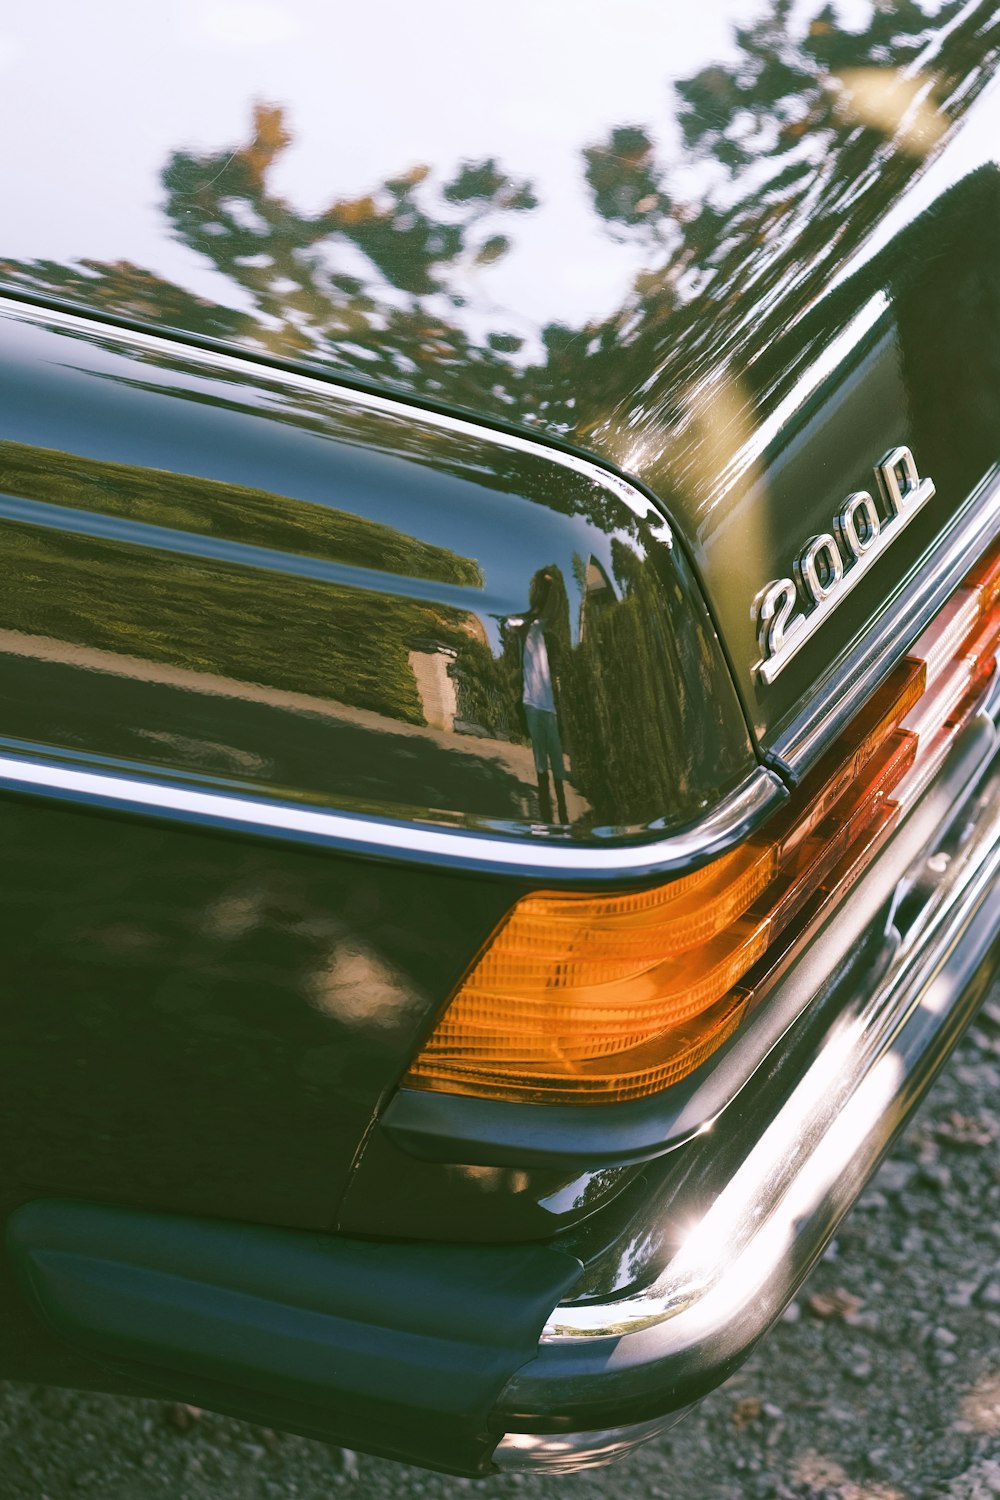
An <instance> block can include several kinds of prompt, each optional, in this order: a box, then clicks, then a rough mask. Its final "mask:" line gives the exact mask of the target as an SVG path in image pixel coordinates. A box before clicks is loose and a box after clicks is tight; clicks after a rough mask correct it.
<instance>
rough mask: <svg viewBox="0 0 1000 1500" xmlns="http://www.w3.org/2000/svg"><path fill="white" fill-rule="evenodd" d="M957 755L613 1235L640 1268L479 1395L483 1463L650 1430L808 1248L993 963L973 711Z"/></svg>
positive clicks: (751, 1330) (567, 1462) (989, 810)
mask: <svg viewBox="0 0 1000 1500" xmlns="http://www.w3.org/2000/svg"><path fill="white" fill-rule="evenodd" d="M955 762H956V763H955V764H953V765H952V766H951V767H950V768H946V769H945V772H944V773H942V775H941V776H939V777H938V778H937V780H936V782H935V783H934V784H933V785H932V787H931V788H930V789H929V790H928V792H927V793H926V794H925V796H924V797H923V798H922V800H921V803H920V804H919V806H918V808H917V809H915V810H914V813H913V814H912V815H911V817H910V818H909V819H908V820H907V822H906V823H904V824H903V826H902V828H901V829H900V830H898V832H897V834H896V836H895V837H894V839H893V840H892V843H891V844H890V845H889V846H888V847H887V849H886V850H885V851H884V852H883V855H882V856H880V858H879V859H878V860H877V861H876V864H875V866H873V867H872V869H871V870H870V871H869V872H867V874H866V875H865V877H864V879H863V880H862V881H860V882H859V883H858V885H857V886H856V887H855V888H854V890H853V891H852V892H851V893H850V894H849V895H848V897H847V898H846V900H845V902H844V903H843V904H842V905H841V906H839V907H838V908H837V910H836V911H835V912H833V913H832V914H831V915H830V916H829V917H827V918H826V919H825V923H824V927H825V932H821V931H817V933H816V936H815V939H814V941H813V942H812V944H811V953H807V954H806V955H805V956H804V958H805V961H806V962H809V961H812V962H813V963H814V964H815V961H816V959H815V957H814V955H819V954H823V953H824V952H825V953H829V952H831V951H840V953H841V958H840V960H839V962H836V963H835V964H832V965H831V967H830V968H828V969H826V970H825V971H824V972H823V973H822V975H821V976H820V979H819V983H818V984H817V988H816V994H815V1000H814V1001H813V1002H812V1003H811V1004H810V1006H809V1007H808V1008H807V1010H806V1012H805V1013H804V1014H803V1015H802V1016H800V1018H799V1020H798V1022H796V1024H795V1026H793V1027H792V1028H791V1030H790V1031H789V1033H788V1034H787V1036H786V1037H785V1038H784V1039H783V1040H782V1042H781V1043H780V1045H779V1046H778V1047H777V1048H776V1049H775V1053H774V1054H773V1057H772V1059H771V1060H769V1061H770V1065H769V1066H768V1067H767V1068H765V1069H762V1070H761V1074H762V1075H763V1076H761V1077H760V1078H755V1079H754V1080H751V1083H750V1084H748V1085H747V1088H746V1089H745V1090H744V1093H743V1094H742V1095H740V1096H739V1098H737V1100H735V1101H734V1103H733V1104H732V1105H731V1106H730V1107H729V1108H728V1109H727V1110H726V1111H725V1112H724V1113H723V1115H722V1116H720V1117H719V1119H718V1120H717V1121H716V1122H715V1123H714V1124H713V1125H712V1126H711V1127H710V1128H709V1129H708V1130H707V1131H706V1132H705V1133H703V1134H702V1136H701V1137H700V1138H699V1139H697V1140H695V1141H694V1142H692V1143H690V1144H689V1145H688V1146H687V1147H684V1148H682V1149H681V1150H680V1151H679V1152H678V1153H677V1169H676V1171H675V1172H674V1173H673V1174H672V1175H670V1174H668V1176H667V1177H666V1179H665V1181H664V1182H663V1184H662V1186H661V1189H660V1193H659V1197H658V1198H657V1199H656V1201H654V1202H652V1203H651V1204H650V1205H649V1212H648V1214H646V1216H645V1218H644V1221H643V1225H642V1226H636V1225H633V1226H632V1228H631V1231H630V1234H631V1238H630V1239H628V1240H624V1241H622V1242H621V1243H620V1244H619V1245H618V1246H616V1247H615V1252H616V1254H618V1255H619V1256H620V1257H622V1259H620V1260H619V1264H625V1263H628V1262H627V1261H626V1260H625V1259H624V1257H627V1256H628V1255H629V1253H631V1254H632V1255H633V1256H638V1255H640V1253H645V1255H646V1257H647V1259H646V1264H647V1265H651V1267H652V1276H651V1279H650V1280H649V1282H648V1284H647V1285H645V1286H642V1287H641V1289H639V1290H629V1291H627V1292H626V1293H625V1294H624V1295H618V1296H616V1295H609V1296H603V1297H602V1296H600V1295H599V1294H598V1295H595V1294H594V1289H593V1288H591V1289H590V1293H591V1294H590V1295H589V1296H586V1297H585V1298H584V1300H577V1301H575V1302H572V1303H564V1304H562V1305H561V1306H559V1307H557V1308H556V1310H555V1312H554V1313H553V1314H552V1316H551V1317H550V1318H549V1321H548V1323H547V1324H546V1327H545V1329H544V1332H543V1334H542V1338H541V1342H540V1346H539V1350H538V1354H537V1356H536V1358H535V1359H534V1360H533V1361H531V1362H530V1363H529V1364H528V1365H526V1366H524V1367H523V1368H522V1369H521V1370H520V1371H519V1372H518V1373H517V1374H516V1375H515V1376H514V1378H513V1380H512V1381H511V1382H510V1383H509V1385H508V1386H507V1388H506V1390H505V1392H504V1393H503V1396H502V1398H501V1401H500V1403H499V1405H498V1408H497V1410H496V1412H495V1414H494V1420H495V1422H496V1425H497V1427H499V1428H502V1430H503V1431H504V1433H505V1436H504V1437H503V1438H502V1440H501V1441H500V1443H499V1445H498V1447H497V1450H496V1453H495V1455H494V1462H495V1463H496V1464H497V1465H498V1466H501V1467H505V1468H511V1467H513V1468H548V1469H570V1468H576V1467H586V1466H590V1465H593V1464H600V1463H606V1462H610V1461H611V1460H612V1459H613V1458H617V1457H619V1456H621V1455H622V1454H623V1453H625V1452H627V1451H628V1450H629V1449H630V1448H631V1447H633V1446H635V1445H636V1444H637V1443H639V1442H643V1441H646V1440H647V1439H648V1438H650V1437H652V1436H655V1434H656V1433H657V1432H659V1431H661V1430H662V1429H663V1427H664V1426H668V1425H670V1424H671V1423H672V1422H673V1421H676V1420H677V1418H678V1416H679V1415H680V1414H681V1413H682V1412H683V1410H686V1409H687V1408H688V1407H689V1406H690V1405H691V1404H692V1403H693V1402H694V1401H696V1400H697V1399H698V1398H699V1397H700V1396H702V1395H704V1394H705V1393H706V1392H707V1391H709V1390H711V1389H712V1388H713V1387H714V1386H716V1385H718V1384H719V1383H721V1381H722V1380H724V1379H725V1378H726V1377H727V1376H728V1375H729V1374H730V1373H731V1372H732V1370H733V1369H735V1368H736V1366H737V1365H738V1364H739V1363H740V1362H741V1361H742V1359H743V1358H745V1357H746V1355H747V1354H748V1353H749V1352H750V1350H751V1349H752V1347H753V1345H754V1344H755V1343H756V1342H757V1340H758V1339H759V1338H760V1337H761V1336H762V1334H764V1333H765V1332H766V1331H767V1329H768V1328H769V1327H770V1326H771V1324H772V1323H773V1322H774V1321H775V1320H776V1319H777V1318H778V1316H779V1315H780V1313H781V1311H782V1309H783V1308H784V1306H785V1305H786V1304H787V1302H788V1301H789V1300H790V1299H791V1297H792V1296H793V1295H794V1293H795V1291H796V1289H797V1288H798V1286H799V1285H800V1283H801V1282H802V1281H803V1279H804V1278H805V1276H806V1275H807V1273H808V1272H809V1270H810V1268H811V1267H812V1265H813V1264H814V1263H815V1261H816V1260H817V1258H818V1257H819V1256H820V1255H821V1253H822V1251H823V1249H824V1247H825V1245H826V1244H827V1242H828V1240H829V1239H830V1238H831V1236H832V1235H833V1233H834V1231H835V1229H836V1227H837V1224H838V1222H839V1220H840V1219H841V1217H842V1216H843V1215H844V1214H845V1213H846V1211H847V1210H848V1208H849V1207H850V1206H851V1204H852V1203H853V1202H854V1200H855V1198H856V1197H857V1196H858V1194H859V1192H860V1191H861V1189H862V1187H863V1185H864V1183H865V1182H866V1181H867V1179H868V1178H869V1177H870V1176H871V1174H872V1173H873V1172H874V1170H875V1168H876V1166H877V1165H878V1163H879V1160H880V1158H881V1157H882V1156H883V1155H884V1153H885V1152H886V1151H887V1149H888V1147H889V1145H890V1144H891V1142H892V1140H893V1138H894V1137H895V1135H896V1134H897V1133H898V1131H899V1130H900V1129H901V1128H902V1126H903V1125H904V1124H905V1122H906V1120H907V1119H908V1117H909V1115H910V1114H911V1113H912V1111H913V1109H914V1108H915V1106H916V1105H917V1103H918V1102H919V1100H920V1098H921V1097H922V1095H923V1093H924V1092H925V1090H926V1089H927V1087H928V1086H929V1084H930V1082H931V1080H932V1079H933V1077H934V1075H935V1074H936V1072H937V1071H938V1069H939V1068H940V1066H941V1064H942V1063H943V1062H944V1060H945V1058H946V1057H947V1055H948V1053H949V1051H950V1050H951V1048H952V1047H953V1046H954V1044H955V1042H956V1041H957V1040H958V1038H959V1037H960V1035H961V1033H962V1031H963V1029H964V1028H965V1026H966V1025H967V1023H968V1021H969V1020H970V1018H971V1017H972V1015H973V1014H974V1012H975V1009H976V1007H977V1005H978V1004H979V1002H980V1000H981V998H982V996H983V994H984V992H985V990H986V989H987V987H988V985H989V982H990V980H991V978H992V976H993V974H994V972H995V968H996V964H997V958H998V949H1000V941H998V939H1000V895H998V892H997V891H996V890H995V884H996V881H997V876H998V872H1000V751H998V750H997V735H996V730H995V727H994V724H993V722H992V720H991V719H988V718H986V717H984V718H982V719H980V720H978V721H977V722H976V724H975V725H972V726H969V730H968V731H966V733H965V735H964V737H963V742H962V744H961V745H960V746H958V747H956V756H955ZM956 793H957V795H956ZM945 809H947V811H945ZM928 833H930V836H928ZM838 936H839V938H840V942H839V944H838V943H837V941H836V940H837V938H838ZM824 943H825V947H824ZM643 1236H644V1237H645V1240H644V1249H643V1251H640V1241H642V1238H643ZM657 1238H659V1240H660V1243H661V1254H660V1257H659V1260H657V1256H656V1254H655V1252H654V1254H653V1256H652V1257H650V1256H649V1251H648V1247H649V1245H650V1243H651V1242H655V1241H656V1240H657ZM632 1263H633V1264H634V1263H635V1262H634V1260H633V1262H632Z"/></svg>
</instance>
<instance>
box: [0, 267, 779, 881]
mask: <svg viewBox="0 0 1000 1500" xmlns="http://www.w3.org/2000/svg"><path fill="white" fill-rule="evenodd" d="M4 317H9V318H13V319H15V320H17V321H21V322H26V323H31V324H34V325H38V324H40V323H41V324H43V325H48V326H50V327H52V328H54V329H57V330H62V331H65V332H68V333H73V334H79V333H81V332H87V331H89V330H91V329H93V328H94V327H95V326H99V327H101V328H102V329H104V330H106V332H107V333H108V335H109V337H113V338H115V339H119V340H121V341H122V343H123V344H126V345H130V346H132V347H135V348H139V349H146V350H149V351H151V352H154V353H169V354H170V355H171V356H173V357H174V358H176V357H177V356H178V352H179V351H180V352H181V353H182V354H183V356H184V358H185V359H186V360H188V361H190V363H191V364H192V365H202V366H206V367H210V368H211V369H212V370H225V371H228V372H231V373H233V374H235V375H238V376H242V377H244V378H246V379H248V380H252V381H253V382H254V383H256V384H257V385H260V384H261V383H262V382H266V381H267V380H269V379H270V380H273V381H274V382H277V383H279V384H281V385H282V386H289V387H293V388H297V389H300V390H305V391H308V392H310V393H312V394H314V395H315V394H320V395H322V396H325V397H326V398H327V399H328V400H330V401H331V402H334V403H337V404H340V405H343V406H348V407H350V406H354V407H357V408H362V409H364V410H367V411H375V412H381V413H384V414H386V415H391V416H395V417H399V416H400V415H406V416H408V417H410V418H411V419H412V420H413V421H414V422H415V423H422V424H425V425H427V426H430V427H435V428H439V429H442V430H445V431H449V432H455V433H460V434H463V435H465V436H470V437H474V438H476V439H477V440H478V441H480V442H485V443H489V444H491V445H493V446H496V447H499V448H505V449H508V450H513V451H516V452H519V453H530V454H533V455H535V456H537V457H539V458H543V459H548V460H551V461H552V462H553V463H554V464H556V465H559V466H561V467H562V468H564V469H567V470H569V471H571V472H572V473H574V474H576V475H580V476H582V477H584V478H586V479H587V480H589V481H590V482H591V483H592V484H595V485H598V486H601V487H603V488H604V489H605V490H607V491H609V492H611V493H613V494H614V495H615V496H617V498H618V499H619V500H621V501H623V502H624V503H625V504H626V505H627V506H628V508H629V509H630V510H631V511H632V512H633V514H635V515H636V516H638V517H640V518H641V519H642V520H644V521H645V522H646V523H647V525H648V526H649V527H650V530H651V531H653V532H654V534H655V535H656V536H657V537H658V538H659V539H660V540H661V541H662V542H663V543H664V544H665V545H666V546H668V547H672V546H674V545H675V543H674V537H673V532H672V529H671V527H670V524H669V522H668V521H667V519H666V517H665V516H664V515H663V513H662V512H661V511H660V510H659V508H658V507H657V506H656V505H655V504H654V503H653V501H652V500H650V499H649V498H648V497H647V496H646V495H644V494H643V493H642V492H641V491H640V490H638V489H636V488H635V487H634V486H633V485H632V484H630V483H629V482H628V480H626V479H623V478H622V477H621V476H619V475H617V474H614V473H612V472H611V471H610V470H608V469H605V468H602V467H601V465H600V464H598V463H596V462H591V461H590V460H588V459H585V458H582V457H579V456H577V455H576V454H572V453H567V452H565V451H564V450H562V449H560V448H554V447H550V446H549V445H548V443H546V442H545V441H544V440H543V439H541V438H539V439H533V438H530V437H521V436H519V435H518V434H516V433H511V432H505V431H502V430H499V429H495V428H493V427H488V426H486V425H483V424H480V423H478V422H475V421H472V420H470V419H468V418H462V417H452V416H448V415H446V414H445V413H443V412H437V411H432V410H427V409H425V408H424V407H420V406H415V405H413V404H412V403H411V402H408V401H406V400H405V399H404V398H403V397H392V396H380V395H375V394H374V393H371V392H367V391H361V390H355V389H354V388H353V387H349V386H343V385H338V384H337V382H336V381H335V380H333V379H325V378H323V377H321V376H315V377H314V376H310V375H306V374H303V373H301V372H298V371H293V370H288V369H287V368H284V367H277V366H273V365H269V364H265V363H258V362H257V361H255V360H253V359H249V358H246V357H244V356H241V355H239V354H230V353H226V352H224V351H222V350H217V349H213V348H206V347H202V346H199V345H197V344H190V343H188V342H186V340H184V339H183V337H180V336H179V337H177V338H166V337H162V336H160V335H157V334H150V333H141V332H138V331H135V330H133V329H130V328H123V327H122V326H121V325H119V324H117V323H102V322H101V320H100V319H99V318H96V317H88V316H86V315H77V314H74V313H68V312H60V311H56V310H53V309H49V308H47V307H40V306H38V305H37V304H34V303H27V302H18V301H17V300H15V299H11V298H9V297H5V296H0V318H4ZM25 504H26V503H25V502H19V501H17V500H15V499H9V500H6V501H4V500H3V498H2V497H0V509H4V510H5V511H6V513H8V514H9V515H10V516H11V518H12V519H15V520H23V521H31V522H34V523H37V522H38V521H39V519H41V520H42V521H43V522H44V523H45V524H59V525H62V524H67V523H73V524H75V527H76V529H78V530H84V529H87V525H88V524H90V525H91V526H93V525H95V524H96V523H93V522H90V523H88V522H87V520H86V518H85V517H83V516H81V514H80V513H79V512H74V513H73V514H72V515H71V516H64V515H63V514H62V508H61V507H57V506H45V505H44V503H43V502H30V503H27V504H28V508H27V509H25V508H24V506H25ZM43 510H44V516H43V514H42V512H43ZM108 524H109V526H110V525H113V524H115V523H108ZM131 525H132V531H131V532H130V536H131V535H133V534H134V533H135V532H136V525H137V523H131ZM160 530H161V528H154V527H146V528H145V530H144V533H143V536H142V540H143V541H144V542H145V543H146V544H147V545H164V544H165V539H164V537H160V536H157V535H155V534H154V533H157V532H159V531H160ZM167 540H169V541H170V544H171V550H187V549H188V548H189V547H190V548H191V549H192V550H197V551H198V552H199V554H204V555H214V554H213V553H212V543H211V540H210V539H208V538H201V537H198V538H195V539H194V540H193V541H189V539H188V538H187V537H186V536H181V537H179V538H178V537H177V536H173V537H171V538H168V539H167ZM244 552H245V554H246V555H245V556H244V557H241V560H242V561H246V562H248V563H251V564H253V565H255V566H267V565H268V563H269V562H273V560H274V556H275V555H274V554H269V553H268V552H267V551H266V550H265V549H259V548H249V547H247V548H245V549H244ZM251 554H252V555H251ZM282 565H283V566H284V563H282ZM334 569H335V565H333V568H331V567H330V566H329V565H326V564H323V565H318V567H317V569H316V570H311V571H310V576H313V571H315V572H316V573H319V572H322V576H334ZM0 787H6V788H7V790H9V791H22V792H29V791H30V792H36V793H43V794H48V795H53V796H58V797H65V798H73V799H77V800H80V801H83V802H90V803H97V804H99V805H101V806H104V807H108V808H115V807H117V808H119V809H122V810H130V811H138V812H144V813H148V814H154V815H158V816H166V817H171V818H184V819H188V820H201V821H205V822H209V823H212V824H217V825H219V826H227V827H231V828H241V829H244V830H246V831H247V832H253V833H263V834H269V835H272V836H284V837H293V838H295V837H297V838H308V839H313V840H316V841H319V842H322V843H328V844H330V845H335V846H337V847H339V848H343V849H349V850H352V851H354V852H357V853H361V854H371V855H375V856H378V857H386V858H395V859H405V860H417V861H430V860H435V861H438V862H445V863H451V864H460V865H462V866H463V867H466V868H469V869H472V870H481V871H484V872H489V871H498V872H499V871H506V872H509V873H514V872H517V873H520V874H523V875H525V876H528V877H530V876H538V877H541V878H545V879H555V880H558V879H564V880H566V881H582V882H586V881H590V880H614V879H629V878H637V879H638V878H643V877H646V876H656V875H661V874H666V873H668V872H670V871H673V870H677V869H679V868H684V867H687V866H690V865H692V864H694V863H698V862H703V861H704V860H706V859H708V858H710V857H711V856H713V855H715V854H721V853H723V852H724V851H725V850H726V849H727V848H729V847H731V846H732V845H733V844H734V843H735V842H737V841H738V840H739V839H740V838H741V837H744V836H745V835H746V834H747V833H748V832H750V830H751V829H752V828H754V827H756V826H757V825H758V824H759V823H760V822H761V821H762V819H763V818H764V817H765V816H766V815H767V813H768V812H770V811H771V809H772V808H773V807H774V806H775V805H776V804H777V803H778V802H779V801H781V800H783V798H784V797H785V796H787V792H786V790H785V788H784V786H783V784H782V782H781V781H780V779H779V778H778V777H777V776H775V775H774V774H773V773H772V772H771V771H769V770H766V769H764V768H762V767H758V768H757V769H756V770H755V771H754V772H753V773H752V774H751V775H750V777H749V778H748V779H747V781H746V782H745V783H744V784H743V785H742V786H740V787H738V788H737V789H736V791H735V792H733V793H732V795H731V796H730V797H728V798H727V799H726V800H725V801H724V802H723V803H722V804H720V806H719V807H717V808H716V809H714V810H713V811H712V812H711V813H710V814H709V815H708V816H707V817H705V818H704V819H702V820H701V821H700V822H699V823H698V824H696V825H695V826H694V827H693V828H691V829H687V830H684V831H681V832H679V833H676V834H670V835H667V836H666V837H661V838H657V837H656V830H655V828H651V829H650V830H649V834H648V836H647V839H646V842H644V843H633V844H631V845H629V844H618V845H614V846H611V845H609V846H607V847H600V846H595V845H593V844H589V845H588V844H581V843H574V842H571V841H569V840H566V841H561V842H556V841H555V840H554V839H552V838H551V836H548V837H546V836H543V835H542V834H539V836H538V837H537V838H535V839H527V838H523V839H514V838H510V837H504V836H503V835H500V834H490V833H476V832H473V831H471V830H470V831H462V832H458V831H456V832H449V831H447V830H443V829H439V828H435V827H433V826H430V825H417V824H400V823H393V822H391V821H389V820H388V819H376V818H367V817H364V816H362V815H351V814H346V813H344V814H342V813H334V812H327V811H324V810H322V809H319V808H315V807H308V806H296V805H293V804H287V803H279V802H275V801H272V800H268V799H266V798H263V797H262V798H260V799H259V800H258V799H256V798H252V797H240V796H236V795H230V794H226V793H221V792H220V793H216V792H211V791H202V790H196V789H192V788H191V787H190V786H186V785H184V784H181V783H169V782H163V781H159V780H153V779H148V780H147V779H143V778H131V777H124V776H115V775H113V774H104V773H100V772H95V771H89V770H81V769H77V768H74V767H72V766H69V765H67V764H64V763H60V762H58V761H55V760H52V761H48V760H45V761H42V760H32V761H28V760H27V759H25V760H20V759H18V758H15V757H11V756H0Z"/></svg>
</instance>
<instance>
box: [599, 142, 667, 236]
mask: <svg viewBox="0 0 1000 1500" xmlns="http://www.w3.org/2000/svg"><path fill="white" fill-rule="evenodd" d="M583 157H584V161H585V162H586V164H587V166H586V178H587V182H588V184H589V185H590V189H591V192H592V193H593V195H594V207H595V208H596V210H597V212H598V213H599V214H600V215H601V218H602V219H606V220H607V221H608V222H609V223H619V224H625V225H628V226H629V227H630V228H634V227H635V226H636V225H640V224H642V225H646V226H650V225H652V226H656V225H657V224H658V223H659V222H660V220H662V219H663V218H665V217H666V216H667V215H668V214H669V213H670V209H671V201H670V197H669V196H668V194H667V193H666V192H665V190H664V188H663V185H662V172H661V170H660V168H659V167H658V166H657V164H656V160H655V157H654V153H653V143H652V141H651V140H650V138H649V136H648V135H647V134H646V132H645V131H644V130H641V129H639V128H638V127H637V126H634V125H617V126H616V127H615V128H614V129H613V130H612V131H611V134H610V136H609V137H608V140H607V143H606V144H605V145H601V146H587V147H586V149H585V150H584V153H583Z"/></svg>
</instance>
